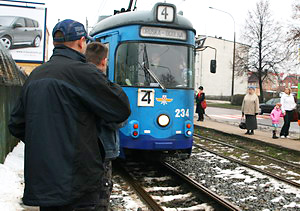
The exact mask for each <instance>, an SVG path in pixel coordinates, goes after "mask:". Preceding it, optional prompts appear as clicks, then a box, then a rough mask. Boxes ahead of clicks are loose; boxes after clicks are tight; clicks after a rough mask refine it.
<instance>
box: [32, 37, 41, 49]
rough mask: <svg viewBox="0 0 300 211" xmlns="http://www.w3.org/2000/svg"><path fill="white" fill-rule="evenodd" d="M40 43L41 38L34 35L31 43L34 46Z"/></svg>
mask: <svg viewBox="0 0 300 211" xmlns="http://www.w3.org/2000/svg"><path fill="white" fill-rule="evenodd" d="M40 44H41V38H40V37H39V36H36V37H35V39H34V40H33V43H32V45H33V46H34V47H39V46H40Z"/></svg>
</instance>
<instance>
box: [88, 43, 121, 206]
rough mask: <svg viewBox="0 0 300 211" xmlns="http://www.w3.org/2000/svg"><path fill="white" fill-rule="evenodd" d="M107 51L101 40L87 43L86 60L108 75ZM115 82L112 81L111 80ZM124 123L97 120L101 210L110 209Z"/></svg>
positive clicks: (116, 86) (117, 87) (117, 86)
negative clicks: (100, 151) (102, 156)
mask: <svg viewBox="0 0 300 211" xmlns="http://www.w3.org/2000/svg"><path fill="white" fill-rule="evenodd" d="M107 53H108V48H107V47H106V46H105V45H104V44H102V43H100V42H92V43H89V44H88V45H87V48H86V52H85V56H86V60H87V61H88V62H90V63H92V64H94V65H96V67H97V68H98V69H99V71H100V72H101V73H103V74H104V75H107V73H106V71H107ZM110 83H111V84H113V83H112V82H110ZM114 86H115V88H116V90H117V89H119V91H120V92H122V88H121V87H120V86H119V85H118V84H114ZM121 127H122V124H116V123H107V122H105V121H103V120H101V119H100V120H97V129H98V138H99V140H100V141H101V144H102V145H103V147H104V151H105V160H104V164H103V165H104V175H103V180H102V185H103V188H102V190H101V193H100V203H99V208H100V210H103V211H104V210H109V205H110V203H109V201H110V195H111V192H112V189H113V182H112V160H114V159H116V158H117V157H118V156H119V142H120V140H119V128H121Z"/></svg>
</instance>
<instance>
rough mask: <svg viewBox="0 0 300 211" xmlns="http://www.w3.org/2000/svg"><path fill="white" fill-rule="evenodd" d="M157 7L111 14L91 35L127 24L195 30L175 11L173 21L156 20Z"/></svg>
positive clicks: (97, 25) (99, 23)
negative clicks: (149, 9) (148, 9)
mask: <svg viewBox="0 0 300 211" xmlns="http://www.w3.org/2000/svg"><path fill="white" fill-rule="evenodd" d="M155 9H156V7H155V6H154V7H153V9H152V10H151V11H133V12H125V13H120V14H117V15H114V16H109V17H108V18H105V19H103V20H101V21H100V22H98V23H97V24H96V25H95V26H94V27H93V29H92V31H91V32H90V35H91V36H94V35H96V34H98V33H100V32H103V31H106V30H109V29H113V28H117V27H121V26H126V25H134V24H138V25H155V26H162V27H164V26H165V27H168V28H178V29H186V30H192V31H194V32H195V29H194V28H193V25H192V23H191V22H190V21H189V20H188V19H186V18H185V17H183V16H181V15H178V14H177V13H176V12H175V19H174V21H173V22H172V23H163V22H159V21H157V20H156V17H155V12H154V11H155Z"/></svg>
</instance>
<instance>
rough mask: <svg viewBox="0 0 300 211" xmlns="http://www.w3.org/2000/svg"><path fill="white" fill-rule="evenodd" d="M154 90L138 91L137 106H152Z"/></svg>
mask: <svg viewBox="0 0 300 211" xmlns="http://www.w3.org/2000/svg"><path fill="white" fill-rule="evenodd" d="M154 93H155V91H154V89H139V90H138V106H154Z"/></svg>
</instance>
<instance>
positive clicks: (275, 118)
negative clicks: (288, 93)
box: [271, 103, 283, 139]
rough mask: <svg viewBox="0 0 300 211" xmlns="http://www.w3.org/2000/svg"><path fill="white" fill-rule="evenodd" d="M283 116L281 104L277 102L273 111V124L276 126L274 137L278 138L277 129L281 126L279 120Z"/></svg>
mask: <svg viewBox="0 0 300 211" xmlns="http://www.w3.org/2000/svg"><path fill="white" fill-rule="evenodd" d="M282 116H283V114H282V111H281V104H280V103H277V104H276V106H275V107H274V109H273V110H272V112H271V119H272V126H273V127H274V130H273V136H272V138H274V139H277V138H278V136H276V130H277V128H278V127H279V120H280V117H282Z"/></svg>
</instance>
